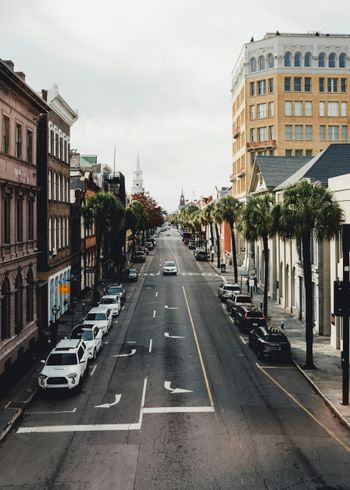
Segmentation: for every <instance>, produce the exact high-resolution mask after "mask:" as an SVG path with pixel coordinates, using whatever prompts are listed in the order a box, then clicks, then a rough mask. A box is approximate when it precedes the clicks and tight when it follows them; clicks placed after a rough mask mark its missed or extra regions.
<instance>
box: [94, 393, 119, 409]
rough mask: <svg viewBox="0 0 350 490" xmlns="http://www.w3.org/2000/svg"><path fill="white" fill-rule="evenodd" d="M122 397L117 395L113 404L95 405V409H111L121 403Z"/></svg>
mask: <svg viewBox="0 0 350 490" xmlns="http://www.w3.org/2000/svg"><path fill="white" fill-rule="evenodd" d="M121 397H122V395H115V400H114V402H113V403H104V404H103V405H95V408H109V407H113V405H116V404H117V403H119V402H120V399H121Z"/></svg>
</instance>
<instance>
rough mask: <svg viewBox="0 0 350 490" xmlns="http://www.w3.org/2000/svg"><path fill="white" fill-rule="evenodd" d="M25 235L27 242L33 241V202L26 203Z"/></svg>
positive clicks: (30, 200) (29, 200) (31, 200)
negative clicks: (26, 234)
mask: <svg viewBox="0 0 350 490" xmlns="http://www.w3.org/2000/svg"><path fill="white" fill-rule="evenodd" d="M27 233H28V240H34V201H33V199H28V201H27Z"/></svg>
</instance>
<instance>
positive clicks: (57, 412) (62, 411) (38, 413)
mask: <svg viewBox="0 0 350 490" xmlns="http://www.w3.org/2000/svg"><path fill="white" fill-rule="evenodd" d="M76 411H77V409H76V408H73V410H58V411H53V412H47V411H38V412H36V411H35V410H34V411H28V412H27V411H26V412H25V413H27V414H29V415H58V414H60V413H75V412H76Z"/></svg>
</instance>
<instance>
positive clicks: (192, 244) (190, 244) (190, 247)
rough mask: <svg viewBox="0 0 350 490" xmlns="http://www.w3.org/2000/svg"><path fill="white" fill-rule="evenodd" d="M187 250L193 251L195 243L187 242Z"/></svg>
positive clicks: (192, 241)
mask: <svg viewBox="0 0 350 490" xmlns="http://www.w3.org/2000/svg"><path fill="white" fill-rule="evenodd" d="M188 248H189V249H190V250H194V249H195V248H196V242H195V241H194V240H190V241H189V242H188Z"/></svg>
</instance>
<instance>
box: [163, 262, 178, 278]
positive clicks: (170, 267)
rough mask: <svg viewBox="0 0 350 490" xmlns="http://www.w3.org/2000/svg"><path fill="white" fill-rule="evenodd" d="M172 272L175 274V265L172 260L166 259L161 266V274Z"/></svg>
mask: <svg viewBox="0 0 350 490" xmlns="http://www.w3.org/2000/svg"><path fill="white" fill-rule="evenodd" d="M168 274H174V275H175V276H176V275H177V267H176V264H175V262H174V261H173V260H166V261H165V262H164V267H163V275H164V276H165V275H168Z"/></svg>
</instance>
